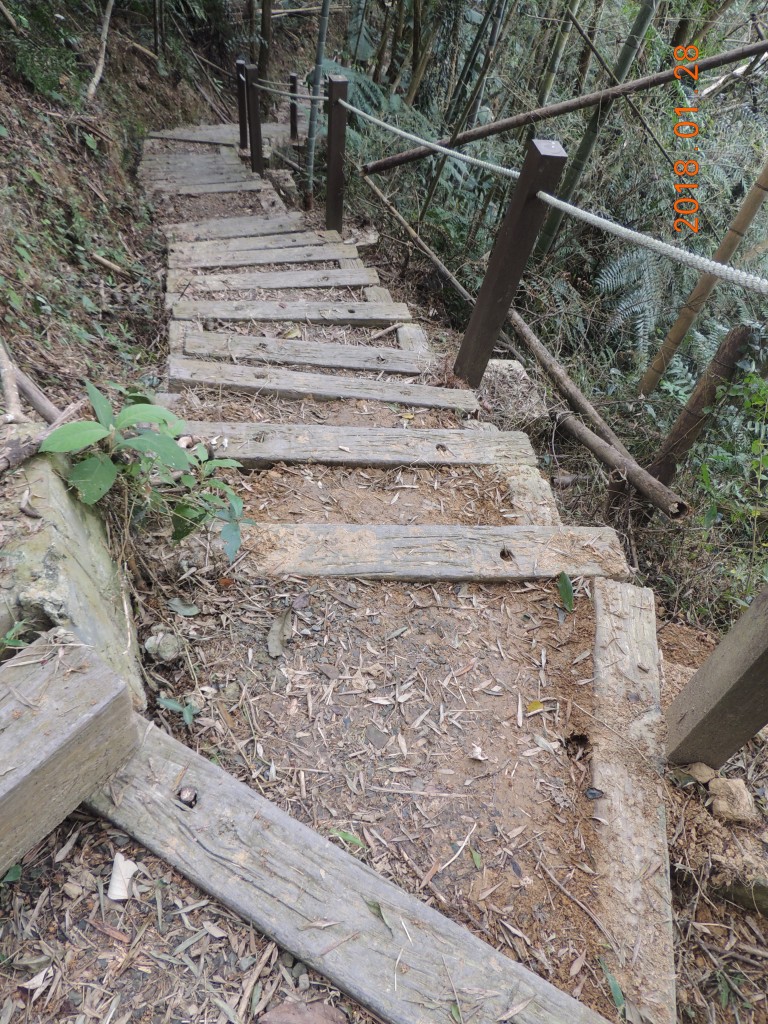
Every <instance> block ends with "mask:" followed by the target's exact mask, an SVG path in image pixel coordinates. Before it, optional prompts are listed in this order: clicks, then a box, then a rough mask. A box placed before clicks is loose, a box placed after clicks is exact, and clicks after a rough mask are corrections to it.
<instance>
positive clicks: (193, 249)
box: [169, 231, 341, 261]
mask: <svg viewBox="0 0 768 1024" xmlns="http://www.w3.org/2000/svg"><path fill="white" fill-rule="evenodd" d="M327 242H331V243H337V244H340V243H341V235H340V234H339V233H338V231H281V232H277V233H276V234H274V235H263V234H262V235H239V236H235V237H230V238H216V239H213V241H201V242H174V243H173V244H172V245H171V247H170V250H169V255H170V256H172V257H173V258H174V260H179V261H184V260H194V259H196V258H200V257H206V258H208V257H215V258H216V259H218V258H219V257H221V256H223V257H228V256H229V254H230V253H242V252H251V251H252V250H254V249H255V250H262V249H299V248H303V247H306V246H312V245H325V244H326V243H327Z"/></svg>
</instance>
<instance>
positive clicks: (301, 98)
mask: <svg viewBox="0 0 768 1024" xmlns="http://www.w3.org/2000/svg"><path fill="white" fill-rule="evenodd" d="M256 85H257V86H258V88H259V89H260V90H261V91H262V92H268V93H270V94H271V95H272V96H286V97H287V98H288V99H289V100H291V101H292V102H294V103H301V104H302V105H303V106H305V107H308V106H311V105H312V104H313V103H324V102H325V97H323V96H316V97H315V96H309V95H308V94H307V93H298V92H297V93H296V95H294V94H293V93H292V92H288V90H287V89H272V88H271V87H270V86H268V85H264V83H263V82H262V81H261V79H260V78H257V79H256Z"/></svg>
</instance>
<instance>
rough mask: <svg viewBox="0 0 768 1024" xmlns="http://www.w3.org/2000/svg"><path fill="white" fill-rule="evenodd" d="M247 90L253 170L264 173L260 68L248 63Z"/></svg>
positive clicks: (246, 70)
mask: <svg viewBox="0 0 768 1024" xmlns="http://www.w3.org/2000/svg"><path fill="white" fill-rule="evenodd" d="M245 90H246V92H247V94H248V138H249V142H250V146H251V170H252V171H253V173H254V174H261V175H263V174H264V154H263V152H262V147H261V110H260V109H259V101H260V99H261V97H260V96H259V86H258V68H257V67H256V65H255V64H247V65H246V68H245Z"/></svg>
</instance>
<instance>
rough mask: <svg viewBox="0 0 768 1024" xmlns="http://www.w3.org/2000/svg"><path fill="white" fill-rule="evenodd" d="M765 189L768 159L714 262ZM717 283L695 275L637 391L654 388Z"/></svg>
mask: <svg viewBox="0 0 768 1024" xmlns="http://www.w3.org/2000/svg"><path fill="white" fill-rule="evenodd" d="M766 192H768V161H766V163H765V164H764V165H763V169H762V170H761V171H760V176H759V177H758V179H757V181H756V182H755V184H754V185H753V186H752V188H751V189H750V190H749V192H748V193H747V194H746V196H745V197H744V201H743V202H742V204H741V206H740V207H739V209H738V211H737V213H736V216H735V217H734V218H733V220H732V221H731V223H730V225H729V226H728V230H727V231H726V233H725V237H724V238H723V240H722V242H721V243H720V245H719V246H718V247H717V251H716V252H715V255H714V256H713V257H712V258H713V259H714V260H716V261H717V262H718V263H727V262H728V260H729V259H730V258H731V256H733V254H734V253H735V252H736V250H737V249H738V247H739V245H740V244H741V241H742V239H743V238H744V235H745V234H746V232H747V230H748V228H749V226H750V225H751V224H752V221H753V220H754V219H755V217H756V216H757V213H758V210H759V209H760V207H761V206H762V205H763V203H764V201H765V195H766ZM717 283H718V279H717V278H716V277H713V275H712V274H702V275H701V276H700V277H699V280H698V281H697V282H696V287H695V288H694V289H693V291H692V292H691V294H690V295H689V296H688V298H687V299H686V300H685V302H684V303H683V305H682V308H681V309H680V312H679V313H678V316H677V320H675V322H674V324H672V326H671V327H670V329H669V331H668V332H667V336H666V338H665V339H664V341H663V342H662V344H661V348H660V349H659V351H658V352H657V353H656V358H655V359H654V360H653V362H652V363H651V365H650V366H649V367H648V369H647V370H646V371H645V374H644V376H643V379H642V380H641V381H640V394H642V395H650V394H651V393H652V392H653V391H655V390H656V386H657V385H658V383H659V381H660V380H661V378H662V377H663V376H664V373H665V371H666V369H667V367H668V366H669V364H670V363H671V361H672V357H673V356H674V354H675V352H676V351H677V349H678V346H679V345H680V342H681V341H682V340H683V338H684V337H685V336H686V334H687V333H688V331H689V330H690V328H691V326H692V325H693V323H694V321H695V320H696V318H697V317H698V315H699V313H700V312H701V311H702V309H703V308H704V304H705V303H706V301H707V299H708V298H709V296H710V295H711V294H712V292H713V291H714V289H715V285H716V284H717Z"/></svg>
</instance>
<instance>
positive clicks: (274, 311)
mask: <svg viewBox="0 0 768 1024" xmlns="http://www.w3.org/2000/svg"><path fill="white" fill-rule="evenodd" d="M173 317H174V319H175V320H224V321H226V320H235V321H237V320H253V321H255V322H257V323H304V324H325V325H326V326H334V327H346V326H352V325H355V326H357V327H389V326H390V324H401V323H402V322H403V321H404V320H410V317H411V314H410V311H409V309H408V307H407V306H406V305H405V303H404V302H387V303H383V302H345V303H333V304H332V303H330V302H251V301H249V300H247V299H242V300H234V301H230V302H226V301H221V302H217V301H215V300H206V299H182V300H181V301H180V302H177V303H176V305H175V306H174V307H173Z"/></svg>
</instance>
